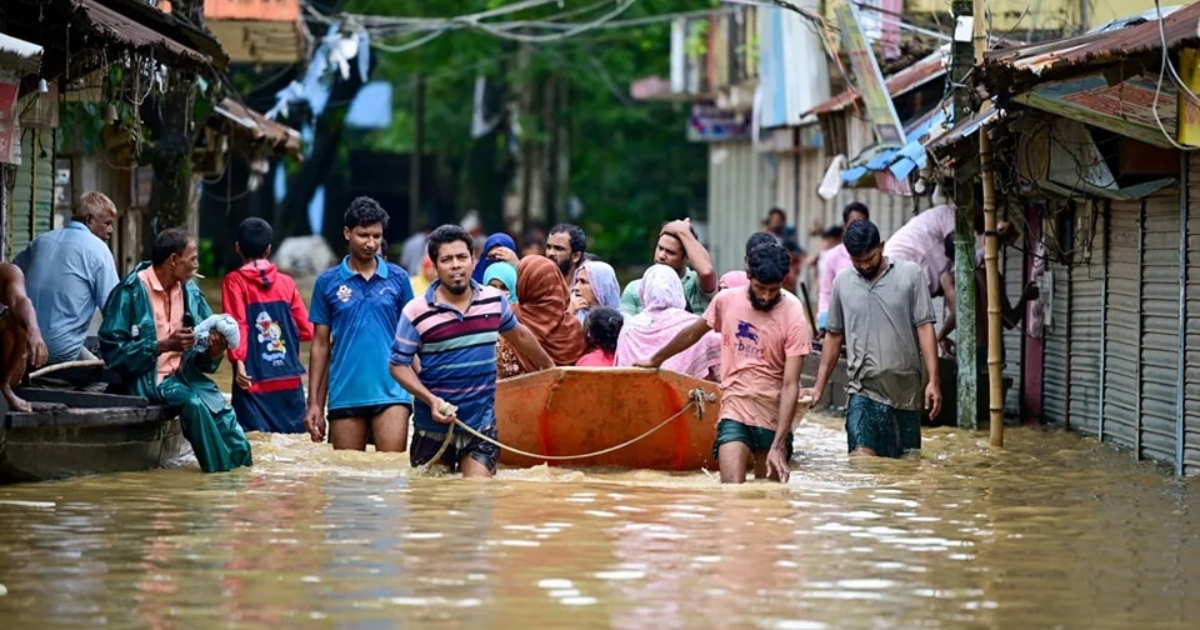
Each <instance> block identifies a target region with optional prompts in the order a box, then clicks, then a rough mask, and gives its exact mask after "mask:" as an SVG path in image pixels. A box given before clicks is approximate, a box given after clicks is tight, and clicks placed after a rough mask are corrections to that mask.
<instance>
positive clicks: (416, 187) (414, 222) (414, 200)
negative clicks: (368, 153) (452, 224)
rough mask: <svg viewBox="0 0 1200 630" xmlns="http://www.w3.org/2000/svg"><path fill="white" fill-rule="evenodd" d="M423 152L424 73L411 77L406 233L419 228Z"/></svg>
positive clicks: (413, 231) (413, 232)
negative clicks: (410, 132)
mask: <svg viewBox="0 0 1200 630" xmlns="http://www.w3.org/2000/svg"><path fill="white" fill-rule="evenodd" d="M424 153H425V75H423V74H421V73H419V72H418V73H417V76H415V77H413V150H412V156H411V157H410V158H409V163H408V233H409V234H416V233H417V230H419V229H421V156H422V155H423V154H424Z"/></svg>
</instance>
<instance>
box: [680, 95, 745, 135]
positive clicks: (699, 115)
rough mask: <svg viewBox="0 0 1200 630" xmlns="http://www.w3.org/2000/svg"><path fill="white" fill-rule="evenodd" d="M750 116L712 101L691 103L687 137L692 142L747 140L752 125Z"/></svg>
mask: <svg viewBox="0 0 1200 630" xmlns="http://www.w3.org/2000/svg"><path fill="white" fill-rule="evenodd" d="M751 118H752V116H751V115H750V114H747V113H743V112H737V111H733V110H728V109H721V108H719V107H717V106H716V105H714V104H713V103H693V104H692V113H691V115H690V116H688V129H687V138H688V140H690V141H692V142H726V141H729V140H748V139H750V134H751V131H752V127H753V123H752V120H751Z"/></svg>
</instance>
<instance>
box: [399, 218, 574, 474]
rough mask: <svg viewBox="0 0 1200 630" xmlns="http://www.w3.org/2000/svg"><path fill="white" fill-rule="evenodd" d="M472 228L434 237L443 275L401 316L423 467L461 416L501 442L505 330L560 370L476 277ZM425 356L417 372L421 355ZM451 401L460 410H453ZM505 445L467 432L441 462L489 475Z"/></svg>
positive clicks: (432, 246)
mask: <svg viewBox="0 0 1200 630" xmlns="http://www.w3.org/2000/svg"><path fill="white" fill-rule="evenodd" d="M472 246H473V241H472V239H471V235H470V234H468V233H467V231H466V230H464V229H462V228H461V227H458V226H456V225H443V226H442V227H440V228H438V229H436V230H434V231H433V233H432V234H430V235H429V238H428V249H429V258H430V260H432V261H433V265H434V268H435V269H436V270H437V275H438V278H437V280H435V281H434V282H433V284H432V285H430V286H429V289H427V290H426V291H425V294H424V295H421V296H417V297H416V298H414V299H413V300H412V301H411V302H409V303H408V304H407V305H405V307H404V310H403V312H402V313H401V315H400V323H399V325H398V326H397V327H396V341H395V343H394V344H393V345H392V356H391V363H392V376H393V377H394V378H395V379H396V380H397V381H398V382H399V383H400V385H401V386H403V387H404V389H405V390H407V391H409V392H412V395H413V396H414V397H415V398H416V410H415V414H414V421H415V424H416V433H415V434H414V435H413V438H412V443H411V445H410V446H409V450H408V453H409V459H410V460H411V461H412V464H413V466H420V465H422V464H424V463H426V462H428V461H429V460H431V459H433V457H434V455H437V452H438V450H439V449H440V448H441V446H442V441H443V440H444V439H445V437H446V431H451V430H453V428H454V427H453V423H454V420H455V419H456V418H457V419H459V420H462V421H463V422H464V423H465V424H466V425H467V426H469V427H471V428H472V429H475V430H477V431H479V432H480V433H482V434H484V435H486V436H488V437H490V438H492V439H493V440H495V439H496V414H495V402H496V401H495V399H496V340H497V338H498V336H500V335H503V336H504V339H505V341H508V342H509V343H510V344H512V345H513V346H514V347H515V348H516V349H517V351H518V352H520V353H522V354H524V355H525V356H527V357H530V358H532V359H533V361H534V362H535V363H536V365H537V367H538V369H549V368H552V367H554V362H553V361H552V360H551V359H550V356H549V355H547V354H546V352H545V350H543V349H542V347H541V345H539V344H538V342H537V339H536V338H535V337H534V336H533V333H531V332H529V330H528V329H527V328H525V327H524V326H522V325H521V324H520V322H518V321H517V318H516V316H515V315H514V314H513V312H512V310H510V309H509V307H508V300H507V299H506V298H505V297H504V294H503V293H501V292H500V291H499V290H497V289H494V288H492V287H487V286H483V285H481V284H478V283H476V282H473V281H472V280H471V272H472V271H473V270H474V267H475V260H474V258H473V256H472V254H471V248H472ZM417 357H420V361H419V363H418V369H419V370H420V375H419V376H418V374H417V371H416V370H414V369H413V368H414V366H413V363H414V359H416V358H417ZM444 403H448V404H450V405H454V406H456V407H457V410H456V411H453V412H451V413H446V412H447V411H449V410H448V409H444V408H443V405H444ZM499 455H500V449H499V448H498V447H496V446H495V445H494V444H492V443H489V442H487V441H485V440H482V439H479V438H477V437H474V436H472V435H470V434H468V433H466V432H465V431H460V432H458V434H456V435H455V436H454V438H453V442H452V443H451V445H450V447H449V448H447V449H446V452H445V453H444V454H443V455H442V458H441V463H443V464H445V465H447V466H448V467H449V468H450V470H451V471H461V472H462V474H463V476H464V477H490V476H492V473H493V472H495V470H496V460H497V459H498V458H499Z"/></svg>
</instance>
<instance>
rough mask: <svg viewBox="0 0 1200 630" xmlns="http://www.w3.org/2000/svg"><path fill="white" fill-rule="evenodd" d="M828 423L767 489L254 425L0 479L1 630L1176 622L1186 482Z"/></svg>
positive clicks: (1192, 563)
mask: <svg viewBox="0 0 1200 630" xmlns="http://www.w3.org/2000/svg"><path fill="white" fill-rule="evenodd" d="M839 424H840V422H839V421H838V420H837V419H834V418H826V419H820V420H812V419H810V420H808V421H806V422H805V424H804V425H803V426H802V427H801V428H800V429H799V431H798V433H797V437H798V442H797V446H798V448H799V450H800V451H801V453H802V454H801V455H800V459H801V462H802V463H801V466H800V468H799V471H798V472H797V473H796V474H795V475H794V476H793V479H792V482H791V484H790V485H789V486H788V487H786V488H781V487H779V486H777V485H774V484H765V483H751V484H749V485H747V486H744V487H740V488H729V487H726V488H723V487H720V485H719V484H718V483H717V482H716V481H715V480H714V479H712V478H710V477H709V476H707V475H706V474H704V473H694V474H684V475H668V474H663V473H652V472H612V471H574V470H570V469H562V468H546V467H539V468H534V469H528V470H513V469H507V470H505V469H502V470H501V471H500V474H499V476H498V477H499V478H498V479H495V480H493V481H490V482H481V483H475V482H465V481H462V480H460V479H456V478H421V477H415V476H414V475H413V473H412V469H411V468H410V467H409V464H408V461H407V457H406V456H394V457H393V456H382V455H376V454H374V453H366V454H364V453H347V452H338V453H334V452H331V451H329V450H328V449H327V447H324V446H317V445H313V444H311V443H310V442H309V441H308V439H307V437H305V436H270V437H268V436H264V435H263V434H254V435H253V441H254V448H255V459H256V461H255V463H256V466H255V467H254V468H253V469H250V470H242V471H238V472H234V473H230V474H222V475H201V474H199V473H198V472H197V470H195V463H194V462H193V463H188V464H184V465H183V466H182V467H181V468H177V469H173V470H163V471H152V472H145V473H136V474H122V475H106V476H97V477H90V478H82V479H76V480H71V481H64V482H58V483H42V484H25V485H15V486H6V487H3V488H0V557H2V558H4V561H3V563H2V564H0V583H3V584H4V585H5V587H6V589H7V595H6V596H4V597H0V618H3V619H4V620H5V624H4V625H5V627H7V628H14V629H16V628H41V629H46V630H56V629H60V628H218V627H220V628H284V627H286V628H302V627H303V628H334V627H338V628H361V629H369V628H392V627H402V626H403V627H408V628H464V627H512V628H518V627H532V626H535V625H536V626H539V627H564V628H565V627H572V628H646V627H656V628H684V627H709V628H754V627H761V628H791V629H807V628H914V627H924V628H1049V627H1060V628H1118V627H1121V628H1187V627H1194V623H1195V619H1196V618H1197V615H1198V614H1200V597H1198V595H1200V547H1198V546H1197V545H1196V544H1195V538H1196V535H1197V531H1200V528H1198V527H1197V525H1198V524H1197V521H1196V516H1195V513H1194V512H1193V511H1192V510H1191V509H1190V507H1191V504H1192V503H1194V502H1195V501H1196V500H1197V493H1196V491H1195V488H1194V487H1191V486H1190V485H1189V484H1188V483H1187V482H1186V481H1182V482H1181V481H1178V480H1175V479H1172V478H1170V477H1168V476H1166V475H1163V474H1161V472H1159V471H1158V470H1156V469H1154V468H1153V467H1151V466H1150V465H1148V464H1136V463H1133V462H1131V461H1130V459H1129V458H1128V456H1126V455H1122V454H1120V453H1117V452H1114V451H1112V450H1110V449H1108V448H1104V447H1101V446H1099V445H1097V444H1095V443H1094V442H1093V441H1090V440H1081V439H1080V438H1078V437H1076V436H1074V435H1071V434H1067V433H1064V432H1061V431H1057V430H1051V431H1035V430H1032V429H1013V430H1010V431H1009V433H1008V448H1006V449H1005V450H1003V451H992V450H989V449H988V448H987V446H986V436H984V435H983V434H979V435H972V434H968V433H961V432H958V431H955V430H950V429H935V430H927V431H926V440H925V451H924V453H923V456H922V458H921V460H920V461H911V460H909V461H870V462H859V461H854V462H851V461H849V460H848V459H847V457H846V455H845V452H844V451H845V436H844V434H843V433H842V431H841V429H840V426H839Z"/></svg>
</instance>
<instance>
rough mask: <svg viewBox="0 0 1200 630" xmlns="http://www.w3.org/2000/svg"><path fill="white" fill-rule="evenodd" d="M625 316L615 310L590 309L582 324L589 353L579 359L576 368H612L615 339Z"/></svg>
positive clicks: (614, 355) (615, 354) (618, 334)
mask: <svg viewBox="0 0 1200 630" xmlns="http://www.w3.org/2000/svg"><path fill="white" fill-rule="evenodd" d="M624 324H625V316H624V315H622V314H621V311H618V310H617V309H615V308H606V307H600V308H595V309H592V311H591V312H590V313H588V316H587V319H586V320H584V322H583V333H584V336H585V337H586V338H587V343H588V348H590V351H589V352H588V353H587V354H585V355H583V356H581V357H579V360H578V361H576V362H575V365H576V366H577V367H612V366H613V361H615V360H616V358H617V337H619V336H620V335H621V326H623V325H624Z"/></svg>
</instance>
